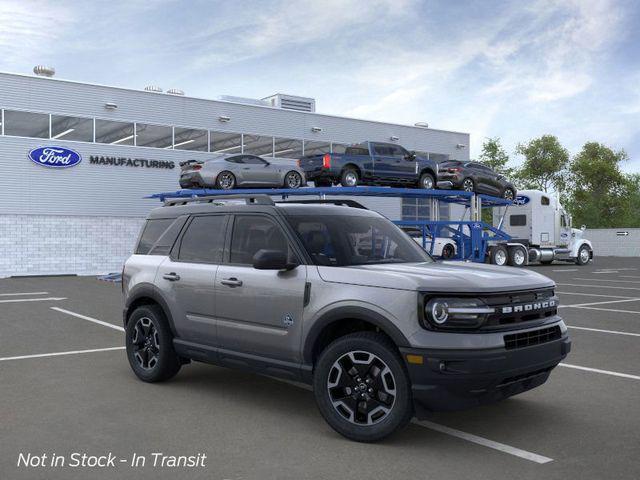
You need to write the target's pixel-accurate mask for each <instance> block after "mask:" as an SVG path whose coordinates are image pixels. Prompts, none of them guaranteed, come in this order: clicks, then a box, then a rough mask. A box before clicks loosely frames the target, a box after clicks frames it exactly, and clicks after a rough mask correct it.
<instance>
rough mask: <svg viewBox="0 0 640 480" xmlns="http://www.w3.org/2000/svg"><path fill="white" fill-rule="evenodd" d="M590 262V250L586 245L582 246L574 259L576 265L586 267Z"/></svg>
mask: <svg viewBox="0 0 640 480" xmlns="http://www.w3.org/2000/svg"><path fill="white" fill-rule="evenodd" d="M590 260H591V249H590V248H589V247H588V246H587V245H582V246H581V247H580V248H579V249H578V256H577V257H576V265H580V266H582V265H586V264H587V263H589V261H590Z"/></svg>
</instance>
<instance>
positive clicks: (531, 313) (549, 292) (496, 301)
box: [481, 288, 558, 329]
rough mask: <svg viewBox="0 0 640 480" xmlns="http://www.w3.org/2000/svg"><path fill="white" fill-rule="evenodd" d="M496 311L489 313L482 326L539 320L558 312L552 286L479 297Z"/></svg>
mask: <svg viewBox="0 0 640 480" xmlns="http://www.w3.org/2000/svg"><path fill="white" fill-rule="evenodd" d="M481 298H482V300H483V301H484V302H485V303H486V304H487V305H488V306H490V307H494V308H495V310H496V312H495V313H492V314H490V315H489V317H488V318H487V321H486V322H485V323H484V325H483V327H482V328H485V329H496V328H501V327H505V326H509V325H513V324H518V323H523V322H531V321H534V320H541V319H545V318H547V317H551V316H553V315H557V313H558V298H557V297H556V296H555V295H554V291H553V289H552V288H548V289H544V290H534V291H528V292H511V293H501V294H494V295H487V296H483V297H481Z"/></svg>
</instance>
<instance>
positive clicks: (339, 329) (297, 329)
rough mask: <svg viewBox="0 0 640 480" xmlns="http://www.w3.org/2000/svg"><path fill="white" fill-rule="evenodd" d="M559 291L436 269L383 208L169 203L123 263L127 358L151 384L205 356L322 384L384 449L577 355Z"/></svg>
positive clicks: (489, 269) (347, 421) (321, 404)
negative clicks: (443, 415) (407, 431)
mask: <svg viewBox="0 0 640 480" xmlns="http://www.w3.org/2000/svg"><path fill="white" fill-rule="evenodd" d="M554 288H555V285H554V283H553V282H552V281H551V280H550V279H548V278H546V277H544V276H542V275H539V274H537V273H534V272H531V271H527V270H522V269H515V268H509V267H497V266H492V265H478V264H470V263H454V262H451V263H449V262H442V263H439V262H435V261H434V260H433V259H432V258H431V257H430V256H429V255H428V254H427V253H426V252H425V251H424V250H422V249H421V248H420V247H419V246H418V245H417V244H416V243H415V242H414V241H413V240H412V239H411V238H410V237H409V236H408V235H406V234H405V233H403V232H402V231H401V230H400V229H399V228H398V227H397V226H395V225H394V224H393V223H392V222H390V221H389V220H387V219H386V218H384V217H382V216H381V215H379V214H377V213H375V212H372V211H369V210H364V209H359V208H351V207H348V206H336V205H322V204H320V205H318V204H301V203H294V202H283V203H273V201H272V200H271V199H270V198H269V197H268V196H263V195H257V196H241V197H237V196H229V197H226V198H225V197H220V196H215V197H201V198H195V199H177V200H169V201H167V202H165V206H163V207H160V208H156V209H155V210H153V211H152V212H151V214H150V215H149V217H148V220H147V223H146V225H145V227H144V228H143V230H142V233H141V236H140V240H139V242H138V246H137V249H136V251H135V253H134V254H133V255H132V256H131V257H130V258H129V259H128V260H127V262H126V264H125V266H124V272H123V292H124V298H125V308H124V326H125V329H126V348H127V356H128V360H129V362H130V365H131V367H132V369H133V371H134V372H135V374H136V375H137V376H138V377H139V378H140V379H142V380H144V381H147V382H157V381H162V380H167V379H169V378H171V377H173V376H174V375H175V374H176V373H177V372H178V370H179V369H180V368H181V366H182V365H184V364H186V363H188V362H189V361H192V360H194V361H202V362H208V363H213V364H217V365H222V366H227V367H232V368H245V369H250V370H253V371H256V372H260V373H263V374H267V375H272V376H278V377H282V378H286V379H290V380H296V381H303V382H307V383H310V384H312V385H313V389H314V394H315V398H316V401H317V405H318V408H319V410H320V412H321V413H322V415H323V417H324V418H325V419H326V421H327V422H328V423H329V424H330V425H331V427H333V428H334V429H335V430H336V431H338V432H339V433H341V434H342V435H344V436H346V437H348V438H350V439H353V440H357V441H375V440H379V439H381V438H384V437H386V436H387V435H390V434H391V433H393V432H394V431H396V430H397V429H399V428H401V427H402V426H404V425H405V424H406V423H407V422H408V421H409V420H410V419H411V417H412V416H413V415H414V414H416V415H417V416H419V417H422V416H424V415H426V414H427V413H428V412H431V411H437V410H454V409H460V408H466V407H471V406H475V405H480V404H483V403H488V402H494V401H497V400H500V399H503V398H506V397H509V396H511V395H515V394H518V393H520V392H523V391H526V390H529V389H531V388H534V387H537V386H539V385H541V384H542V383H544V382H545V381H546V380H547V378H548V377H549V374H550V372H551V370H552V369H553V368H554V367H555V366H556V365H557V364H558V363H559V362H560V361H561V360H562V359H563V358H564V357H565V356H566V355H567V353H568V352H569V350H570V346H571V343H570V340H569V338H568V335H567V328H566V326H565V324H564V322H563V321H562V319H561V318H560V317H559V316H558V310H557V309H558V299H557V297H556V295H555V292H554Z"/></svg>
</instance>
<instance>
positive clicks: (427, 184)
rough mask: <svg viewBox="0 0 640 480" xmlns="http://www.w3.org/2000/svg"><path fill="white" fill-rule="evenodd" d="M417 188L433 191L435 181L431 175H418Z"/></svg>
mask: <svg viewBox="0 0 640 480" xmlns="http://www.w3.org/2000/svg"><path fill="white" fill-rule="evenodd" d="M418 188H422V189H425V190H433V189H434V188H436V181H435V179H434V178H433V175H431V174H430V173H423V174H422V175H420V181H419V182H418Z"/></svg>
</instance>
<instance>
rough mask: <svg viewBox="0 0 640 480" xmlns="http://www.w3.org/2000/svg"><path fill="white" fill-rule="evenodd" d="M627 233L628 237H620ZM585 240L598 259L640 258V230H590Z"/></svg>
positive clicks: (587, 231)
mask: <svg viewBox="0 0 640 480" xmlns="http://www.w3.org/2000/svg"><path fill="white" fill-rule="evenodd" d="M624 232H627V233H628V235H618V233H624ZM584 238H586V239H588V240H591V242H592V243H593V254H594V256H596V257H640V228H589V229H587V230H586V231H585V232H584Z"/></svg>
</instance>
